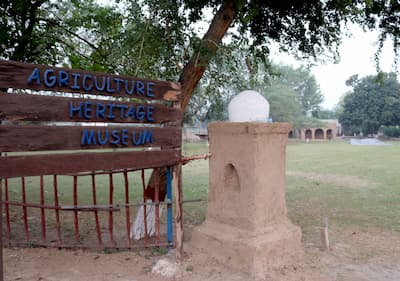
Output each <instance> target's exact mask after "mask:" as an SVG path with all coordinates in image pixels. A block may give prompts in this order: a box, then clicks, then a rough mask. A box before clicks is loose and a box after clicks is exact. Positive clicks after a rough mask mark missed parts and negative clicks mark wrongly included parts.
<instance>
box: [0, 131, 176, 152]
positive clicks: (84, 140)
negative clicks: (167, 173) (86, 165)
mask: <svg viewBox="0 0 400 281" xmlns="http://www.w3.org/2000/svg"><path fill="white" fill-rule="evenodd" d="M181 138H182V134H181V128H180V127H165V128H160V127H149V126H148V127H144V126H137V127H132V126H131V127H123V126H97V127H93V126H79V127H77V126H32V125H29V126H8V125H3V126H0V151H3V152H10V151H14V152H18V151H44V150H70V149H99V148H127V147H131V148H135V147H155V146H162V147H163V148H164V147H167V148H168V147H169V148H171V147H179V146H180V145H181ZM101 143H104V144H101Z"/></svg>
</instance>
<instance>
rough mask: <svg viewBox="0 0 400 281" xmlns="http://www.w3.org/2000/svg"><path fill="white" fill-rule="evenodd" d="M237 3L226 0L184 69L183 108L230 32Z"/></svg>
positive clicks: (181, 79)
mask: <svg viewBox="0 0 400 281" xmlns="http://www.w3.org/2000/svg"><path fill="white" fill-rule="evenodd" d="M236 9H237V7H236V1H235V0H225V1H224V2H223V4H222V6H221V7H220V9H219V10H218V11H217V13H216V14H215V16H214V18H213V20H212V22H211V24H210V27H209V28H208V31H207V33H206V34H205V35H204V37H203V39H202V40H201V43H200V48H199V50H198V51H197V52H195V53H194V54H193V55H192V57H191V58H190V60H189V62H188V63H187V64H186V65H185V67H184V68H183V71H182V73H181V76H180V77H179V82H180V83H181V85H182V100H181V108H182V109H183V110H185V109H186V107H187V105H188V104H189V100H190V98H191V96H192V94H193V91H194V89H195V87H196V86H197V84H198V82H199V81H200V79H201V77H202V76H203V73H204V71H205V70H206V69H207V66H208V65H209V63H210V61H211V59H212V57H213V56H215V54H216V53H217V51H218V48H219V45H220V44H221V40H222V38H223V37H224V35H225V34H226V32H227V31H228V29H229V27H230V25H231V24H232V22H233V19H234V18H235V14H236Z"/></svg>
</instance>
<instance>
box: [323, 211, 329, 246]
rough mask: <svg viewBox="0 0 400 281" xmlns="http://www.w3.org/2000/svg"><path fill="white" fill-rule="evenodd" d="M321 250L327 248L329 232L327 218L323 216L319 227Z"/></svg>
mask: <svg viewBox="0 0 400 281" xmlns="http://www.w3.org/2000/svg"><path fill="white" fill-rule="evenodd" d="M321 250H322V251H327V250H329V232H328V218H327V217H324V218H323V219H322V227H321Z"/></svg>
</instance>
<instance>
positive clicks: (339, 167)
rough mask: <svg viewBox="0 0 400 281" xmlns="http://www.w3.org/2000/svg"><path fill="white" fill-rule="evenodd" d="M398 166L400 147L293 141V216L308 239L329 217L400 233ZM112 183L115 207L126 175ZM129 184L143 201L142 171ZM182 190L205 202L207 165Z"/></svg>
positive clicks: (87, 188)
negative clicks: (322, 221)
mask: <svg viewBox="0 0 400 281" xmlns="http://www.w3.org/2000/svg"><path fill="white" fill-rule="evenodd" d="M207 151H208V147H207V145H206V144H205V143H191V144H185V145H184V154H185V155H194V154H201V153H205V152H207ZM399 167H400V143H393V145H391V146H381V147H379V146H376V147H373V146H370V147H368V146H365V147H361V146H351V145H350V144H348V143H347V142H312V143H303V142H289V144H288V147H287V177H286V178H287V205H288V214H289V217H290V218H291V220H292V221H293V222H294V223H295V224H297V225H299V226H301V227H302V230H303V234H304V236H305V239H308V237H311V236H312V235H316V234H318V232H317V231H315V228H316V227H318V226H319V225H320V220H321V218H322V217H323V216H327V217H329V220H330V224H331V225H336V226H343V227H347V226H356V227H363V228H368V227H374V228H379V229H382V230H392V231H397V232H400V187H399V184H400V173H399ZM148 176H149V173H147V174H146V178H148ZM90 180H91V179H90V177H79V180H78V186H79V187H78V188H79V204H81V205H83V204H91V201H92V197H91V196H92V193H91V182H90ZM113 180H114V190H115V194H114V203H118V202H122V201H123V200H124V199H123V198H124V181H123V177H122V175H114V177H113ZM108 181H109V178H108V176H101V177H100V176H98V177H96V185H97V196H98V204H108V197H109V194H108ZM129 181H130V183H131V184H130V186H131V190H132V192H131V195H130V196H131V198H130V200H131V202H134V201H140V200H141V194H142V193H141V192H142V191H141V190H142V187H141V184H140V173H138V172H135V173H132V174H131V175H130V178H129ZM26 183H27V186H26V189H27V192H28V202H34V203H39V180H38V177H34V178H26ZM72 185H73V182H72V177H68V176H64V177H59V182H58V186H59V192H60V202H61V204H65V205H68V204H72ZM183 187H184V199H185V200H190V199H204V200H206V199H207V190H208V161H205V160H199V161H193V162H191V163H189V164H187V165H185V166H184V168H183ZM9 189H10V195H9V196H10V200H18V201H20V198H21V193H20V192H21V188H20V179H12V180H10V182H9ZM45 194H46V203H47V204H51V203H52V201H53V191H52V178H51V177H45ZM205 208H206V202H197V203H186V204H185V208H184V210H185V212H184V216H185V217H184V219H185V223H187V224H198V223H201V222H202V221H203V220H204V213H205ZM14 209H15V210H16V209H17V208H14ZM19 209H20V208H18V210H19ZM133 212H134V211H132V215H134V214H133Z"/></svg>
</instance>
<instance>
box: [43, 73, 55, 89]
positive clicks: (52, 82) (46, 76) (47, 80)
mask: <svg viewBox="0 0 400 281" xmlns="http://www.w3.org/2000/svg"><path fill="white" fill-rule="evenodd" d="M51 73H54V70H53V69H46V70H45V72H44V84H45V85H46V87H47V88H50V87H54V85H56V82H57V79H56V77H55V76H50V77H49V74H51Z"/></svg>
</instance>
